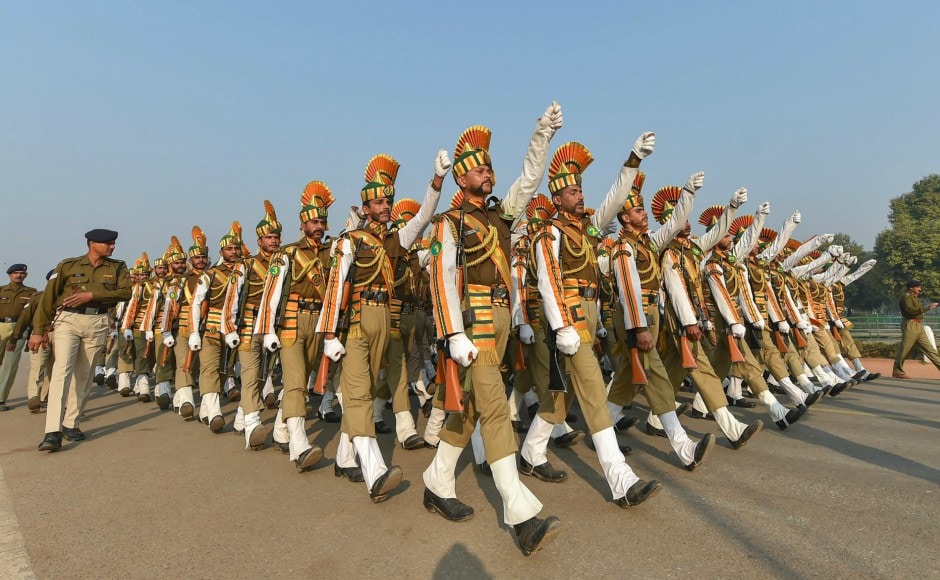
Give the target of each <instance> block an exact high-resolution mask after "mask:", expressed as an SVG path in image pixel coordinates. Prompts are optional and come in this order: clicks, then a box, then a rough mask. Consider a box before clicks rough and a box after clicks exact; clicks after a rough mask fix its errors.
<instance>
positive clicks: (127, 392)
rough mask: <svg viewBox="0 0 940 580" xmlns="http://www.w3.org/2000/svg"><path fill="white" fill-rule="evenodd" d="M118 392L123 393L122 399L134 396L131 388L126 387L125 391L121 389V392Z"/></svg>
mask: <svg viewBox="0 0 940 580" xmlns="http://www.w3.org/2000/svg"><path fill="white" fill-rule="evenodd" d="M118 392H119V393H121V396H122V397H130V396H131V395H133V394H134V393H132V392H131V388H130V387H124V388H123V389H121V390H120V391H118Z"/></svg>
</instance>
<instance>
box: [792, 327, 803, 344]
mask: <svg viewBox="0 0 940 580" xmlns="http://www.w3.org/2000/svg"><path fill="white" fill-rule="evenodd" d="M793 337H794V338H795V339H796V348H806V335H805V334H803V331H802V330H800V329H799V328H794V329H793Z"/></svg>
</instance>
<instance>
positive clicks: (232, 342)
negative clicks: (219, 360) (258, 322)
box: [225, 332, 241, 348]
mask: <svg viewBox="0 0 940 580" xmlns="http://www.w3.org/2000/svg"><path fill="white" fill-rule="evenodd" d="M239 342H241V339H240V338H238V333H237V332H230V333H228V334H226V335H225V344H227V345H228V347H229V348H235V347H236V346H238V343H239Z"/></svg>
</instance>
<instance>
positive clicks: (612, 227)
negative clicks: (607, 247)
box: [604, 220, 620, 237]
mask: <svg viewBox="0 0 940 580" xmlns="http://www.w3.org/2000/svg"><path fill="white" fill-rule="evenodd" d="M619 231H620V224H618V223H617V220H614V221H612V222H610V223H609V224H607V227H606V228H604V234H605V236H604V237H607V236H613V235H616V234H617V232H619Z"/></svg>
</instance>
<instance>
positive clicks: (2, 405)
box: [0, 401, 10, 411]
mask: <svg viewBox="0 0 940 580" xmlns="http://www.w3.org/2000/svg"><path fill="white" fill-rule="evenodd" d="M9 410H10V406H9V405H7V402H6V401H0V411H9Z"/></svg>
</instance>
